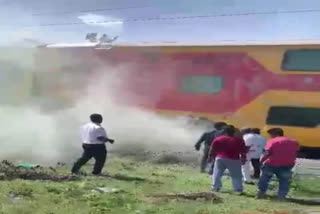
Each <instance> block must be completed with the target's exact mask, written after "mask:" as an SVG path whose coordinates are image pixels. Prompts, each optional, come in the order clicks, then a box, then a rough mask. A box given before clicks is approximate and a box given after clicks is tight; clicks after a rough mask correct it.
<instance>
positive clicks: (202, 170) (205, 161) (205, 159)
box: [200, 145, 210, 172]
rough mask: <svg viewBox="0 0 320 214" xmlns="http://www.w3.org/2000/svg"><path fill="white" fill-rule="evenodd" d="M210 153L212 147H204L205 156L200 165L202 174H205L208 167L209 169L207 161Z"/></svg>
mask: <svg viewBox="0 0 320 214" xmlns="http://www.w3.org/2000/svg"><path fill="white" fill-rule="evenodd" d="M209 151H210V146H209V145H204V149H203V155H202V158H201V163H200V169H201V172H205V170H206V167H207V164H208V162H207V160H208V157H209Z"/></svg>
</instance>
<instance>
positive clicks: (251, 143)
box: [242, 128, 266, 184]
mask: <svg viewBox="0 0 320 214" xmlns="http://www.w3.org/2000/svg"><path fill="white" fill-rule="evenodd" d="M259 133H260V130H259V129H256V128H255V129H246V130H245V131H244V135H243V140H244V142H245V144H246V147H247V149H248V153H247V161H246V163H245V164H244V165H243V166H242V175H243V177H244V181H245V183H247V184H254V183H253V181H252V178H251V174H250V163H251V162H252V160H254V164H253V166H254V174H255V176H254V177H256V176H258V174H259V177H260V161H259V159H260V157H261V156H262V153H263V148H264V146H265V144H266V139H265V138H264V137H262V136H261V135H260V134H259ZM257 160H258V161H259V166H258V164H257Z"/></svg>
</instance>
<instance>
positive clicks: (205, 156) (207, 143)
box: [195, 122, 227, 174]
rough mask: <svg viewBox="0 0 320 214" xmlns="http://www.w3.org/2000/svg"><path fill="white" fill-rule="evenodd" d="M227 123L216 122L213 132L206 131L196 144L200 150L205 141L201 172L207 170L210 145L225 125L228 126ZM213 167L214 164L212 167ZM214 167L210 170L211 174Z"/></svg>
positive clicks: (196, 147) (220, 133)
mask: <svg viewBox="0 0 320 214" xmlns="http://www.w3.org/2000/svg"><path fill="white" fill-rule="evenodd" d="M226 125H227V124H226V123H224V122H217V123H215V124H214V128H215V129H214V130H213V131H211V132H206V133H204V134H203V135H202V136H201V138H200V139H199V140H198V142H197V143H196V145H195V149H196V150H197V151H199V150H200V148H201V144H202V143H204V149H203V155H202V159H201V165H200V169H201V172H202V173H204V172H205V170H206V166H207V164H208V162H207V160H208V156H209V150H210V146H211V143H212V141H213V140H214V139H215V138H216V137H218V136H220V135H222V128H223V127H224V126H226ZM211 168H212V169H213V166H212V167H211ZM212 169H211V170H210V172H209V173H210V174H211V173H212Z"/></svg>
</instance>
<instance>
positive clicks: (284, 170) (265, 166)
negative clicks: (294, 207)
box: [195, 122, 299, 199]
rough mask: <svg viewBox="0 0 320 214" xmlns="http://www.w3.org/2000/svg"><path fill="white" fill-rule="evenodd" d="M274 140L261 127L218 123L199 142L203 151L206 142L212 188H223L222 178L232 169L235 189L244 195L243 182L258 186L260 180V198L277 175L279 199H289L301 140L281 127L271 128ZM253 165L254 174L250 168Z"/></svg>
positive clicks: (203, 163)
mask: <svg viewBox="0 0 320 214" xmlns="http://www.w3.org/2000/svg"><path fill="white" fill-rule="evenodd" d="M268 134H269V135H270V137H271V139H270V140H269V141H267V140H266V139H265V138H264V137H263V136H261V135H260V130H259V129H258V128H246V129H243V130H241V131H240V130H239V129H237V128H235V127H234V126H232V125H227V124H226V123H223V122H218V123H216V124H215V130H213V131H211V132H207V133H204V134H203V135H202V137H201V138H200V139H199V141H198V142H197V143H196V145H195V148H196V150H200V147H201V144H202V143H204V149H203V152H204V153H203V158H202V161H201V166H200V168H201V172H205V169H206V167H207V166H209V167H208V168H209V174H211V175H212V190H213V191H214V192H219V191H220V190H221V188H222V182H221V178H222V176H223V175H224V173H225V171H226V170H228V171H229V173H230V176H231V180H232V185H233V188H234V191H235V192H237V193H238V194H243V191H244V187H243V184H244V183H245V184H251V185H255V182H254V180H255V179H258V194H257V197H258V198H263V197H264V196H265V194H266V192H267V189H268V184H269V182H270V180H271V178H272V177H273V175H276V177H277V178H278V180H279V190H278V198H279V199H284V198H286V196H287V194H288V192H289V189H290V181H291V177H292V168H293V167H294V165H295V161H296V158H297V154H298V151H299V145H298V142H297V141H295V140H293V139H290V138H288V137H284V132H283V130H282V129H281V128H272V129H270V130H268ZM250 165H252V167H253V169H254V170H253V174H252V175H251V174H250V168H251V166H250Z"/></svg>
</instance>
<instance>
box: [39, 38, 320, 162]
mask: <svg viewBox="0 0 320 214" xmlns="http://www.w3.org/2000/svg"><path fill="white" fill-rule="evenodd" d="M111 47H112V48H110V47H108V48H103V47H102V46H101V45H99V44H92V43H90V44H78V45H77V44H74V45H72V44H53V45H48V46H45V47H41V48H39V49H38V51H37V53H36V56H35V60H36V65H35V67H36V68H37V69H36V70H37V71H36V75H35V81H34V85H35V87H36V88H37V90H36V91H37V92H38V96H53V97H55V98H57V99H59V100H60V101H61V103H69V104H70V103H71V104H72V99H71V97H68V95H67V94H68V93H67V91H69V92H70V91H77V90H78V89H79V86H81V85H83V84H84V82H83V81H87V80H89V79H90V78H91V77H92V76H94V75H92V74H93V72H97V71H98V72H100V73H101V72H106V73H108V72H115V71H114V70H116V72H118V73H121V72H122V73H125V76H126V78H125V79H126V82H125V84H123V90H122V92H121V93H122V94H123V95H126V96H127V97H128V98H130V96H132V95H134V96H135V97H136V96H137V95H139V96H140V97H143V99H136V100H135V99H131V100H135V101H136V102H133V103H131V104H132V105H140V106H143V107H145V108H149V109H151V110H153V111H156V112H159V113H162V114H167V115H194V116H197V117H205V118H208V119H210V120H213V121H217V120H224V121H227V122H229V123H232V124H234V125H235V126H237V127H240V128H241V127H258V128H261V129H262V130H264V131H265V130H267V129H268V128H270V127H281V128H283V129H284V131H285V133H286V135H287V136H290V137H292V138H295V139H297V140H298V141H299V142H300V146H301V155H303V156H304V157H307V158H313V159H314V158H320V129H319V126H318V125H319V124H320V93H319V89H320V41H280V42H246V43H232V42H219V43H214V44H180V43H160V44H152V43H140V44H120V43H118V44H115V45H113V46H111ZM62 61H63V63H61V62H62ZM58 65H59V66H58ZM102 67H104V68H105V69H98V68H102ZM119 67H121V68H122V69H113V68H119ZM44 71H45V72H44ZM80 74H81V75H80ZM66 75H71V76H73V77H74V78H72V81H71V82H69V83H66V82H63V81H62V80H63V79H64V78H63V77H65V76H66ZM77 76H79V78H78V79H77ZM80 76H81V77H82V78H80ZM83 77H85V78H83ZM43 78H46V79H49V80H50V81H49V83H50V84H48V81H47V83H45V84H43V81H42V79H43ZM69 94H70V93H69ZM129 100H130V99H129Z"/></svg>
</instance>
